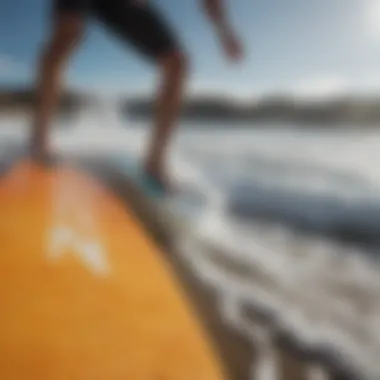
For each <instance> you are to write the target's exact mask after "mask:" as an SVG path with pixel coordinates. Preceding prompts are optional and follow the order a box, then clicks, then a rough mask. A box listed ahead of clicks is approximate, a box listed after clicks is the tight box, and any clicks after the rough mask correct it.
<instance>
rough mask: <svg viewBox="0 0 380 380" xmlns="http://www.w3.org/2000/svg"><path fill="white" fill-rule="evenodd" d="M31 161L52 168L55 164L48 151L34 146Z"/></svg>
mask: <svg viewBox="0 0 380 380" xmlns="http://www.w3.org/2000/svg"><path fill="white" fill-rule="evenodd" d="M30 156H31V159H32V160H33V161H34V162H35V163H37V164H39V165H43V166H50V165H52V164H53V163H54V159H53V157H52V155H51V153H50V152H49V151H48V149H46V148H44V147H41V146H38V145H34V144H32V147H31V151H30Z"/></svg>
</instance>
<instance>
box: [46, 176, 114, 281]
mask: <svg viewBox="0 0 380 380" xmlns="http://www.w3.org/2000/svg"><path fill="white" fill-rule="evenodd" d="M79 191H80V188H78V186H75V188H74V187H73V186H71V185H70V181H67V180H66V181H65V180H59V179H57V180H56V183H55V184H54V188H53V191H52V202H53V205H52V206H53V213H52V216H53V220H52V230H51V231H50V233H49V236H48V255H49V258H50V259H51V260H54V261H56V260H59V259H61V258H62V257H63V256H65V255H67V254H75V256H76V257H77V258H78V259H79V260H80V261H81V262H82V263H83V264H84V265H85V266H86V267H87V268H88V269H89V270H90V271H91V272H93V273H94V274H96V275H98V276H104V275H107V274H108V272H109V264H108V261H107V255H106V252H105V249H104V247H103V244H102V242H101V241H100V240H101V239H100V235H99V233H98V228H97V225H96V217H95V216H94V215H92V213H91V204H90V203H91V197H90V196H88V194H83V193H78V192H79Z"/></svg>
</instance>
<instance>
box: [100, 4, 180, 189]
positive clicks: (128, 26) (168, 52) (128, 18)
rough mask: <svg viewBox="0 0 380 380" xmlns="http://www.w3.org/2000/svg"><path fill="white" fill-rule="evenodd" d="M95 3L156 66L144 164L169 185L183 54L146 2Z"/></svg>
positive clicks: (109, 22)
mask: <svg viewBox="0 0 380 380" xmlns="http://www.w3.org/2000/svg"><path fill="white" fill-rule="evenodd" d="M95 3H96V4H97V9H96V14H97V16H98V17H99V18H100V19H101V21H104V22H105V24H106V25H107V26H108V27H109V28H110V29H111V31H113V32H116V34H118V35H120V36H121V38H122V39H123V40H126V41H128V42H130V43H131V44H132V45H133V46H134V47H135V48H136V49H137V50H138V51H139V52H141V53H142V54H143V56H145V57H146V58H148V59H150V60H152V61H153V63H154V64H155V65H156V66H157V67H158V69H159V72H160V75H161V78H162V79H161V85H160V88H159V92H158V94H157V102H156V108H155V120H154V129H153V133H152V137H151V141H150V142H149V148H148V151H147V155H146V159H145V165H144V166H145V169H146V171H147V172H148V173H149V175H150V176H151V177H153V178H154V179H155V180H157V181H158V182H159V183H160V184H161V185H163V186H164V187H165V188H170V185H169V181H168V178H167V175H166V173H167V170H166V158H167V153H168V148H169V142H170V138H171V137H172V135H173V128H174V126H175V123H176V120H177V116H178V113H179V110H180V106H181V100H182V93H183V85H184V82H185V79H186V73H187V60H186V57H185V54H184V52H183V50H182V48H181V47H180V44H179V43H177V41H176V38H175V35H174V33H173V32H172V31H171V30H170V27H169V26H168V25H167V23H166V22H165V21H164V20H163V18H162V17H161V15H160V14H159V13H158V12H157V10H155V9H153V8H152V6H151V5H150V4H148V1H145V2H141V3H139V2H137V1H133V0H129V1H128V0H127V1H125V0H98V1H96V2H95ZM127 4H128V5H127Z"/></svg>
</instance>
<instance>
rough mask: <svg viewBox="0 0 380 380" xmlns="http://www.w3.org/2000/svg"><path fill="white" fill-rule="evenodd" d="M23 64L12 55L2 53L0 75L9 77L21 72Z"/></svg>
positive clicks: (0, 56)
mask: <svg viewBox="0 0 380 380" xmlns="http://www.w3.org/2000/svg"><path fill="white" fill-rule="evenodd" d="M20 70H21V65H20V63H19V62H18V61H16V60H15V59H14V58H13V57H12V56H10V55H6V54H0V77H1V78H9V77H13V76H15V75H17V74H19V72H20Z"/></svg>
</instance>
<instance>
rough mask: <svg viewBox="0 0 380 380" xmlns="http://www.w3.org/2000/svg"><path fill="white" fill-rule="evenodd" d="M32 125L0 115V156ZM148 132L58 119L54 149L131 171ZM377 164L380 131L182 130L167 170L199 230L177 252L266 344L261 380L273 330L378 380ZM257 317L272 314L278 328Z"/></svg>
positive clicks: (315, 370) (230, 318)
mask: <svg viewBox="0 0 380 380" xmlns="http://www.w3.org/2000/svg"><path fill="white" fill-rule="evenodd" d="M26 128H27V119H26V118H20V117H19V116H17V117H15V116H2V117H1V118H0V156H1V155H3V156H6V154H8V152H9V149H12V148H11V147H12V146H13V145H14V143H18V144H23V143H25V138H26ZM148 134H149V128H148V126H147V125H144V123H139V124H137V123H132V122H129V121H128V120H124V119H121V118H120V117H118V115H117V113H115V112H109V111H108V112H104V113H102V114H101V116H99V114H94V111H91V112H90V111H89V112H86V113H83V114H82V115H81V116H80V117H77V118H76V119H75V120H74V121H72V122H71V123H70V127H69V128H63V127H62V128H61V125H60V123H59V121H58V122H57V123H56V126H55V129H54V131H53V133H52V145H53V147H54V148H55V149H57V150H61V151H65V152H67V153H77V152H80V153H82V154H86V153H88V154H94V152H96V153H97V154H99V155H103V156H104V157H106V158H107V159H109V160H111V161H112V162H113V163H114V164H115V165H117V166H119V167H120V168H123V167H124V165H126V164H127V163H129V162H131V161H137V160H138V159H140V158H141V157H142V154H143V152H144V148H145V146H146V143H147V142H148V137H149V135H148ZM378 162H380V130H376V129H367V130H361V129H360V128H355V126H350V128H347V129H345V130H343V129H340V130H337V129H333V128H331V130H327V129H326V128H318V126H315V127H314V128H311V127H308V128H305V129H302V128H300V127H298V128H296V127H294V126H291V125H277V126H276V125H270V126H269V125H261V126H257V127H256V128H252V127H251V126H249V125H231V126H228V125H227V126H226V125H223V126H222V125H201V124H198V125H190V124H187V123H183V124H181V126H180V129H179V131H178V132H177V135H176V137H175V139H174V140H173V149H172V152H171V156H170V160H169V167H170V170H171V173H172V175H173V178H174V179H175V180H176V181H178V183H180V184H182V185H183V188H184V189H186V191H185V192H184V195H183V196H182V198H180V199H177V200H175V201H173V205H172V207H173V208H174V207H175V208H176V210H177V211H178V212H182V213H183V215H184V217H186V218H188V219H189V221H191V226H192V228H191V233H186V232H184V233H183V234H181V235H180V236H178V241H177V244H178V245H179V246H180V247H181V249H180V250H179V251H180V252H182V255H183V258H184V259H185V260H186V261H187V262H188V265H189V266H190V267H191V268H192V269H193V270H194V273H196V275H197V276H198V277H199V280H200V281H202V282H204V283H205V284H206V285H207V286H209V287H212V288H213V289H214V290H215V291H216V294H217V295H218V297H219V301H220V312H221V314H222V315H223V318H224V320H225V323H226V325H228V326H229V327H232V328H233V329H236V330H237V331H238V332H240V333H241V334H244V335H245V336H246V337H248V338H249V339H250V340H251V342H252V344H253V345H255V346H257V347H259V353H260V355H261V359H262V360H261V361H260V363H261V365H259V366H258V367H257V366H255V367H252V379H254V378H255V379H258V380H264V379H273V380H276V379H280V377H279V376H280V375H279V374H277V372H276V371H277V368H276V363H275V361H274V356H273V350H272V346H273V339H272V338H273V336H272V332H273V328H275V329H276V330H277V331H283V332H284V333H286V334H287V335H290V336H292V337H294V339H295V340H296V341H297V342H298V344H299V345H301V346H302V347H303V348H305V349H308V350H311V351H312V350H314V349H315V350H316V351H318V352H320V351H323V352H327V353H328V354H327V356H328V357H329V358H330V359H331V360H332V361H333V362H334V365H336V366H338V367H346V368H348V369H349V370H350V369H352V370H355V371H358V372H359V373H360V374H361V375H360V376H361V378H362V379H365V378H368V379H378V378H380V363H379V360H378V358H380V328H379V321H380V270H379V264H378V260H379V257H380V256H379V249H380V195H379V194H380V192H379V187H380V167H379V165H378ZM249 309H254V310H260V311H261V312H264V313H265V314H266V315H267V316H270V320H271V326H270V328H269V327H268V326H267V325H266V324H263V325H262V326H257V324H254V323H253V322H252V320H250V318H249V317H248V316H247V313H246V311H247V310H249ZM331 360H330V361H331ZM317 378H318V379H319V378H326V379H328V374H327V372H326V369H325V368H324V366H323V365H321V366H320V365H318V366H317V367H314V366H310V379H317Z"/></svg>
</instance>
